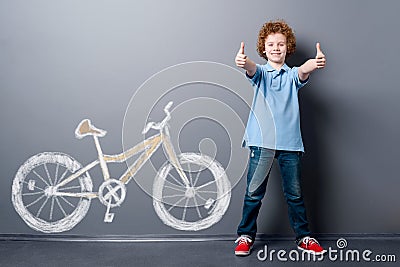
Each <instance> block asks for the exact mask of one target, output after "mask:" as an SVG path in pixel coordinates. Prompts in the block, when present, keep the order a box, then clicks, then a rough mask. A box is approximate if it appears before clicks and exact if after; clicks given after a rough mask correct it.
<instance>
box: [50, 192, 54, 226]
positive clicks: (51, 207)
mask: <svg viewBox="0 0 400 267" xmlns="http://www.w3.org/2000/svg"><path fill="white" fill-rule="evenodd" d="M53 210H54V197H52V198H51V205H50V216H49V219H50V220H53Z"/></svg>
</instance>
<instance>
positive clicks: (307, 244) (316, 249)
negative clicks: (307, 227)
mask: <svg viewBox="0 0 400 267" xmlns="http://www.w3.org/2000/svg"><path fill="white" fill-rule="evenodd" d="M297 248H298V249H300V250H303V251H306V252H308V253H311V254H315V255H322V254H324V253H325V252H326V250H325V249H323V248H322V247H321V245H320V244H319V243H318V241H317V240H316V239H315V238H311V237H309V236H306V237H303V238H302V239H301V240H300V242H299V243H298V244H297Z"/></svg>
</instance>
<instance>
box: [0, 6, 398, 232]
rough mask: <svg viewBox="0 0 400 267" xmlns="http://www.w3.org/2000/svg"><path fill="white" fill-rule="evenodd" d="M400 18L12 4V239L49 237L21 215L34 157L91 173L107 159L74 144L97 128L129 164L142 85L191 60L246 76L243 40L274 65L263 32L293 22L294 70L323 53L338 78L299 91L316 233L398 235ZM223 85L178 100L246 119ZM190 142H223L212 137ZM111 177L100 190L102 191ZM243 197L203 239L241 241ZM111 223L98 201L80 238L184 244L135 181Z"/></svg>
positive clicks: (273, 222)
mask: <svg viewBox="0 0 400 267" xmlns="http://www.w3.org/2000/svg"><path fill="white" fill-rule="evenodd" d="M399 8H400V3H399V2H397V1H391V0H387V1H372V0H367V1H355V0H353V1H345V0H338V1H318V0H305V1H287V0H286V1H248V2H244V1H176V0H174V1H120V0H118V1H50V0H49V1H4V0H3V1H0V88H1V93H2V94H1V98H0V123H1V139H0V151H1V162H0V178H1V179H0V196H1V201H0V213H1V216H0V233H36V232H35V231H33V230H32V229H30V228H29V227H28V226H27V225H26V224H25V223H24V222H23V221H22V219H21V218H20V217H19V216H18V214H17V213H16V212H15V210H14V209H13V206H12V203H11V185H12V180H13V178H14V176H15V173H16V172H17V170H18V168H19V166H20V165H21V164H22V163H23V162H24V161H25V160H26V159H27V158H29V157H30V156H32V155H34V154H36V153H39V152H43V151H62V152H64V153H67V154H69V155H71V156H73V157H74V158H76V159H78V160H79V161H80V162H81V163H82V164H87V163H89V162H90V161H91V160H93V159H94V158H95V156H96V154H95V153H96V152H95V149H94V145H93V142H92V141H91V140H90V139H84V140H77V139H75V138H74V132H73V131H74V129H75V127H76V125H77V124H78V123H79V121H80V120H81V119H83V118H86V117H88V118H91V119H92V121H93V122H94V124H95V125H97V126H98V127H100V128H103V129H106V130H107V131H108V134H107V136H106V137H104V138H102V140H101V141H102V145H103V149H104V151H106V152H108V153H117V152H120V151H121V150H122V137H121V136H122V131H123V130H122V126H123V122H124V115H125V111H126V109H127V107H128V104H129V100H130V99H131V97H132V96H133V94H134V93H135V91H136V90H138V88H139V87H140V85H141V84H142V83H144V82H145V81H146V80H147V79H148V78H149V77H151V76H152V75H154V74H155V73H157V72H159V71H161V70H163V69H164V68H167V67H170V66H173V65H175V64H179V63H184V62H188V61H197V60H201V61H213V62H219V63H223V64H226V65H230V66H233V67H234V57H235V54H236V52H237V50H238V49H239V45H240V42H241V41H244V42H245V43H246V48H245V49H246V53H247V55H248V56H249V57H251V58H252V59H253V60H255V61H257V62H258V63H263V60H262V59H261V58H259V57H258V56H257V54H256V52H255V45H256V37H257V33H258V30H259V28H260V26H261V25H262V24H263V23H264V22H265V21H266V20H269V19H276V18H284V19H285V20H286V21H287V22H288V23H289V24H290V25H291V26H292V27H293V28H294V29H295V32H296V35H297V40H298V42H297V47H298V49H297V53H296V55H294V56H293V57H292V58H290V60H289V63H290V64H301V63H302V62H303V61H304V60H305V59H307V58H310V57H313V56H315V42H317V41H319V42H320V43H321V47H322V50H323V52H324V53H325V55H326V57H327V67H326V69H324V70H322V71H318V73H315V74H313V75H312V77H311V80H310V83H309V84H308V85H307V86H306V87H305V88H303V89H302V90H301V93H300V98H301V101H300V102H301V103H300V104H301V113H302V128H303V137H304V143H305V147H306V151H307V153H306V154H305V156H304V159H303V160H304V168H303V176H304V178H303V179H304V183H303V186H304V194H305V198H306V204H307V208H308V215H309V219H310V222H311V229H312V230H313V231H314V232H317V233H399V232H400V215H399V201H400V196H399V194H398V188H399V185H400V183H399V180H398V177H399V176H398V171H397V170H398V158H399V157H398V155H397V154H398V151H399V148H400V146H399V144H400V142H399V141H398V137H399V136H400V123H399V119H398V114H400V105H399V104H398V101H399V99H400V91H399V90H398V78H399V77H398V76H397V75H398V74H397V68H396V64H395V63H398V62H399V61H400V56H399V53H398V42H399V41H400V39H399V37H398V34H397V33H398V25H399V23H400V20H399V16H398V14H397V11H398V10H399ZM189 87H190V86H189ZM212 87H213V86H211V85H207V86H206V87H204V88H199V89H194V90H187V91H184V90H183V91H184V92H185V94H186V95H183V96H182V95H181V94H179V95H175V96H174V95H172V98H173V97H175V98H176V99H175V101H178V102H179V101H183V100H185V99H190V98H191V97H193V96H196V97H197V96H199V95H198V93H196V92H197V91H196V90H199V91H200V90H203V91H202V92H203V94H202V95H201V96H211V95H212V94H215V95H214V96H213V97H215V98H217V97H220V98H221V99H219V100H221V101H224V102H226V103H228V104H229V105H230V106H231V107H232V108H233V109H235V108H236V109H237V110H236V112H237V113H238V115H239V116H240V117H241V118H244V119H245V118H246V116H247V113H246V112H247V111H246V109H243V108H242V107H240V103H239V102H238V101H235V100H234V99H230V94H227V95H226V94H225V95H224V93H218V92H217V93H215V92H216V91H217V90H216V89H215V88H212ZM183 91H182V92H183ZM149 94H151V92H149ZM244 94H245V93H244ZM137 116H139V117H143V119H145V116H146V114H137ZM157 119H158V117H155V120H157ZM200 124H201V123H200ZM142 127H143V125H138V127H137V132H138V133H140V131H141V129H142ZM183 132H184V131H183V130H182V133H183ZM188 132H189V133H197V135H198V136H203V137H204V136H206V135H207V134H208V133H210V134H211V135H212V131H209V132H207V127H200V128H198V130H195V131H193V130H192V131H188ZM195 137H196V136H195V135H194V136H193V139H195ZM193 139H191V138H187V139H184V141H182V142H183V144H182V146H185V144H186V143H187V144H190V143H191V142H192V141H193ZM217 140H219V139H217ZM218 142H220V143H218ZM224 142H225V141H224V139H223V138H222V139H221V140H220V141H216V143H217V145H218V153H219V154H217V160H219V161H221V163H225V164H226V156H225V155H224V153H223V151H224V149H225V148H226V149H227V150H229V149H230V147H229V144H228V145H227V144H225V143H224ZM233 145H235V146H238V147H239V146H240V142H238V143H236V144H233ZM196 146H197V144H196ZM123 167H124V166H121V167H120V168H119V167H116V168H115V171H116V172H117V173H118V171H122V169H123ZM96 174H97V175H96ZM98 174H99V173H98V172H97V173H96V172H94V173H93V174H92V178H93V180H95V181H99V178H100V177H99V176H98ZM278 174H279V173H278V170H277V168H274V169H273V173H272V178H271V179H270V184H269V188H268V196H267V197H266V199H265V201H264V205H263V207H262V210H261V213H260V218H259V229H260V232H261V233H279V234H284V235H288V234H292V232H291V229H290V227H289V225H288V219H287V215H286V206H285V203H284V201H283V197H282V192H281V189H280V178H279V175H278ZM138 175H139V176H140V174H138ZM96 176H97V177H96ZM244 187H245V184H244V177H243V178H242V179H241V180H240V182H239V183H238V184H237V185H236V186H235V187H234V188H233V190H232V199H231V203H230V206H229V209H228V211H227V212H226V214H225V216H224V217H223V218H222V220H221V221H220V222H219V223H217V224H216V225H214V226H213V227H211V228H209V229H207V230H204V231H201V232H200V233H201V234H232V233H234V232H235V231H236V226H237V224H238V222H239V220H240V216H241V205H242V198H243V192H244ZM104 211H105V207H104V206H102V205H101V204H100V203H99V202H98V201H97V200H94V201H92V206H91V208H90V210H89V212H88V214H87V216H86V217H85V218H84V219H83V221H82V222H81V223H79V224H78V225H77V226H76V227H75V228H74V229H72V230H71V231H69V232H67V234H85V235H107V234H116V235H119V234H121V235H142V234H150V235H154V234H155V235H159V234H182V232H180V231H177V230H175V229H172V228H170V227H168V226H165V225H164V224H163V223H162V222H161V221H160V220H159V219H158V217H157V216H156V214H155V212H154V211H153V206H152V200H151V198H150V196H149V195H148V194H147V193H145V192H144V191H143V190H141V188H140V187H139V186H137V184H135V183H130V184H129V185H128V193H127V199H126V200H125V203H123V205H122V207H120V208H118V209H117V210H116V211H115V212H116V219H115V221H114V222H113V223H112V224H105V223H104V222H103V216H104Z"/></svg>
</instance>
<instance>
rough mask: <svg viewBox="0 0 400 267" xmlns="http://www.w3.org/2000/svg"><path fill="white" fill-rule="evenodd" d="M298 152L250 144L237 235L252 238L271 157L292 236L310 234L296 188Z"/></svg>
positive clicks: (298, 188)
mask: <svg viewBox="0 0 400 267" xmlns="http://www.w3.org/2000/svg"><path fill="white" fill-rule="evenodd" d="M301 153H302V152H296V151H282V150H272V149H267V148H262V147H250V158H249V166H248V173H247V187H246V194H245V197H244V205H243V215H242V220H241V222H240V224H239V226H238V230H237V233H238V235H249V236H250V237H251V238H252V239H253V240H254V239H255V237H256V233H257V217H258V212H259V210H260V207H261V201H262V199H263V198H264V195H265V191H266V188H267V182H268V177H269V174H270V171H271V167H272V163H273V161H274V159H275V158H276V159H277V161H278V164H279V168H280V171H281V175H282V188H283V193H284V196H285V199H286V202H287V205H288V213H289V221H290V225H291V226H292V228H293V230H294V232H295V234H296V239H300V238H302V237H304V236H308V235H310V231H309V230H308V221H307V216H306V209H305V206H304V201H303V196H302V194H301V187H300V166H301V164H300V157H301Z"/></svg>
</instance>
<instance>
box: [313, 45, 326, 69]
mask: <svg viewBox="0 0 400 267" xmlns="http://www.w3.org/2000/svg"><path fill="white" fill-rule="evenodd" d="M315 48H316V49H317V54H316V56H315V63H316V66H317V69H322V68H324V67H325V64H326V59H325V55H324V53H322V51H321V45H320V43H317V44H316V45H315Z"/></svg>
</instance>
